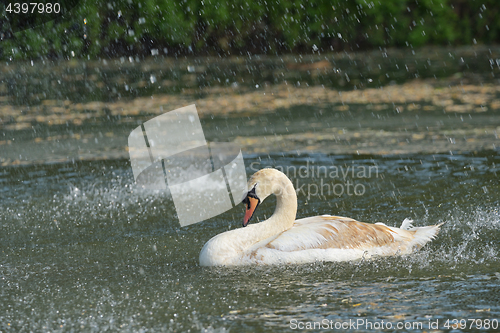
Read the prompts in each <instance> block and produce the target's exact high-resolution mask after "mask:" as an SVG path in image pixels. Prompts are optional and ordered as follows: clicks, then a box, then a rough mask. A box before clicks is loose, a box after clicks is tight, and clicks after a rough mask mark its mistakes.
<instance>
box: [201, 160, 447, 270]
mask: <svg viewBox="0 0 500 333" xmlns="http://www.w3.org/2000/svg"><path fill="white" fill-rule="evenodd" d="M248 188H249V189H251V190H250V191H249V192H248V195H247V197H246V198H245V200H244V201H243V202H244V203H246V204H247V212H246V214H245V219H244V222H243V225H244V226H246V225H247V224H248V221H249V220H250V218H251V217H252V215H253V213H254V211H255V209H256V208H257V206H258V205H259V203H260V202H261V201H262V200H264V199H265V198H266V197H267V196H269V195H270V194H275V195H276V197H277V200H276V210H275V211H274V214H273V215H272V216H271V217H270V218H269V219H267V220H266V221H264V222H260V223H257V224H252V225H248V226H246V227H245V228H239V229H235V230H231V231H227V232H224V233H222V234H219V235H217V236H215V237H213V238H212V239H210V240H209V241H208V242H207V243H206V244H205V246H204V247H203V249H202V250H201V253H200V264H201V265H202V266H231V265H248V264H293V263H308V262H314V261H349V260H356V259H361V258H370V257H373V256H391V255H402V254H409V253H411V252H413V251H415V250H418V249H419V248H421V247H422V246H423V245H425V244H426V243H427V242H429V241H430V240H432V239H433V238H434V237H435V236H436V234H437V233H438V231H439V227H440V225H434V226H427V227H418V228H415V227H413V226H412V225H411V222H412V221H411V220H405V221H404V222H403V224H402V225H401V228H394V227H389V226H386V225H385V224H383V223H376V224H369V223H363V222H358V221H355V220H353V219H350V218H347V217H339V216H329V215H323V216H314V217H308V218H304V219H300V220H295V216H296V212H297V196H296V194H295V190H294V189H293V184H292V183H291V181H290V180H289V179H288V178H287V177H286V176H285V174H283V173H282V172H280V171H278V170H275V169H263V170H260V171H258V172H256V173H255V174H254V175H253V176H252V177H251V178H250V180H249V182H248Z"/></svg>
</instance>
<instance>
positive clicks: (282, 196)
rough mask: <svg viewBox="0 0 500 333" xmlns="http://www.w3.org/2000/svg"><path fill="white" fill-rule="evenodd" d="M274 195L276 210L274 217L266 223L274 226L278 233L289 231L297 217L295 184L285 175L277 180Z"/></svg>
mask: <svg viewBox="0 0 500 333" xmlns="http://www.w3.org/2000/svg"><path fill="white" fill-rule="evenodd" d="M276 180H277V181H276V184H275V185H276V186H275V191H274V195H276V209H275V210H274V213H273V215H272V216H271V217H270V218H269V219H268V220H266V221H264V223H266V224H268V225H269V226H271V225H272V226H274V227H275V228H273V229H275V231H276V232H281V231H284V230H288V229H290V228H291V227H292V226H293V223H294V221H295V217H296V215H297V194H296V193H295V189H294V188H293V184H292V182H291V181H290V179H288V177H286V176H285V175H284V174H281V176H280V177H277V179H276Z"/></svg>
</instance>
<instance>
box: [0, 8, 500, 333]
mask: <svg viewBox="0 0 500 333" xmlns="http://www.w3.org/2000/svg"><path fill="white" fill-rule="evenodd" d="M7 6H8V4H7V3H6V4H5V7H0V9H2V14H1V15H0V331H7V332H9V331H12V332H20V331H50V332H56V331H62V332H63V331H86V332H87V331H96V332H101V331H105V330H110V331H124V332H125V331H130V332H138V331H141V332H148V331H152V332H158V331H168V332H170V331H177V332H188V331H192V332H199V331H201V332H229V331H238V332H245V331H248V332H255V331H269V332H278V331H284V332H286V331H289V330H290V322H291V321H292V320H298V321H303V322H305V321H321V320H323V319H327V320H329V321H330V320H331V321H333V322H338V323H343V322H348V321H349V320H350V319H356V318H362V319H364V320H367V321H370V322H372V323H375V322H380V321H382V320H384V321H385V322H391V323H394V325H396V323H397V322H403V323H409V324H411V325H413V324H414V323H423V325H424V326H423V327H422V330H420V331H425V330H426V329H428V328H429V327H428V325H427V324H426V323H428V322H429V320H432V321H433V322H435V321H436V320H438V321H439V328H440V329H442V330H450V329H454V328H462V327H461V326H460V327H459V326H451V325H452V324H453V323H454V322H453V320H454V319H479V320H480V321H474V322H471V321H467V325H468V326H467V328H468V329H471V330H474V329H476V330H479V331H481V330H483V331H484V330H491V331H493V330H494V329H497V328H498V319H499V318H500V298H499V297H500V292H499V290H500V248H499V244H500V232H499V229H500V196H499V193H500V186H499V178H498V177H499V172H500V148H499V147H500V139H499V135H500V85H499V83H500V82H499V77H500V46H499V45H498V42H499V39H500V20H498V17H499V14H500V5H498V3H497V1H494V0H484V1H483V0H476V1H462V0H456V1H441V0H419V1H396V0H386V1H364V0H363V1H319V0H318V1H301V0H296V1H276V0H265V1H212V0H204V1H191V0H181V1H170V0H164V1H152V0H146V1H133V0H127V1H83V0H82V1H65V2H64V3H61V8H62V10H63V12H64V15H54V20H50V18H51V17H49V16H46V15H41V14H40V15H31V16H19V15H18V16H15V15H13V14H12V12H9V11H8V8H9V7H7ZM11 9H12V7H11ZM190 104H195V105H196V107H197V110H198V112H199V115H200V120H201V123H202V127H203V130H204V134H205V137H206V138H207V141H210V142H213V141H229V142H233V143H234V144H236V145H238V146H239V147H241V149H242V152H243V156H244V160H245V164H246V172H247V175H248V176H250V175H251V174H252V173H253V172H255V171H256V170H257V169H260V168H263V167H276V168H280V169H282V170H287V169H292V170H293V169H294V168H295V169H299V168H301V167H302V168H311V170H331V169H332V168H339V169H340V168H343V170H361V169H363V168H364V169H365V170H366V169H370V168H371V169H370V170H373V168H374V169H375V170H376V171H377V172H376V173H373V174H370V175H369V176H367V175H360V174H357V173H348V174H345V175H338V176H335V175H331V174H329V175H322V176H318V175H317V174H314V173H308V174H307V175H306V176H305V177H300V176H298V175H296V174H295V175H294V174H289V177H290V178H291V180H292V182H293V183H294V185H296V186H297V185H299V186H302V185H304V187H303V190H302V191H301V192H299V193H298V207H299V209H298V212H297V217H298V218H302V217H307V216H311V215H320V214H332V215H341V216H349V217H352V218H355V219H358V220H361V221H366V222H383V223H386V224H387V225H390V226H400V224H401V222H402V221H403V220H404V219H405V218H412V219H414V221H415V222H414V224H415V225H418V226H420V225H430V224H436V223H440V222H445V223H446V224H445V225H444V226H443V229H442V231H441V232H440V234H439V235H438V237H437V239H436V240H434V241H433V242H431V243H430V244H428V245H427V246H426V247H424V248H423V249H422V250H421V251H419V252H418V253H415V254H413V255H411V256H406V257H397V258H381V259H376V260H373V261H360V262H349V263H312V264H307V265H295V266H286V265H282V266H276V267H241V268H235V269H226V268H213V269H207V268H201V267H200V266H199V264H198V254H199V252H200V250H201V248H202V246H203V244H204V243H205V242H206V241H207V240H209V239H210V238H211V237H213V236H214V235H216V234H218V233H221V232H223V231H226V230H229V229H233V228H239V227H240V226H241V221H242V218H243V208H242V207H241V206H240V205H237V206H236V207H235V208H233V209H232V210H230V211H228V212H225V213H224V214H221V215H219V216H217V217H214V218H212V219H210V220H207V221H204V222H202V223H197V224H194V225H190V226H188V227H183V228H181V227H180V226H179V222H178V218H177V215H176V211H175V207H174V204H173V201H172V198H171V196H170V194H169V192H168V190H167V191H152V190H146V189H143V188H141V187H139V186H137V185H136V184H135V181H134V178H133V174H132V169H131V166H130V162H129V154H128V147H127V138H128V135H129V134H130V132H131V131H132V130H133V129H135V128H136V127H138V126H139V125H140V124H142V123H144V122H146V121H148V120H150V119H151V118H153V117H155V116H157V115H160V114H163V113H165V112H168V111H171V110H175V109H176V108H179V107H183V106H186V105H190ZM188 167H189V166H186V169H187V168H188ZM321 168H322V169H321ZM349 168H350V169H349ZM186 172H188V171H186ZM325 183H328V184H329V185H332V186H333V185H342V186H344V185H347V184H348V183H349V184H351V186H357V189H363V191H362V193H361V191H360V192H358V194H352V193H351V194H348V193H345V192H344V193H340V194H338V193H333V192H331V191H324V192H319V191H318V189H321V188H323V184H325ZM304 189H307V190H305V191H304ZM309 189H316V192H315V193H313V192H312V191H310V190H309ZM208 190H209V189H208ZM206 204H209V203H205V202H203V203H200V205H206ZM274 205H275V200H273V199H272V198H269V199H267V200H266V202H264V203H263V204H262V205H261V206H260V207H259V211H258V212H257V213H256V216H255V217H254V219H255V221H254V223H256V222H258V221H262V220H264V219H266V218H267V217H269V216H270V215H271V214H272V213H273V210H274ZM495 320H496V321H495ZM446 323H448V326H445V325H446ZM486 324H487V325H489V326H488V327H486ZM426 325H427V326H426ZM471 325H472V326H471ZM416 327H418V326H416ZM357 331H370V330H369V329H368V328H363V327H361V328H358V329H357ZM417 331H418V329H417Z"/></svg>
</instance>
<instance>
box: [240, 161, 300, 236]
mask: <svg viewBox="0 0 500 333" xmlns="http://www.w3.org/2000/svg"><path fill="white" fill-rule="evenodd" d="M290 187H291V190H292V191H294V193H295V190H294V189H293V185H292V183H291V182H290V180H289V179H288V177H287V176H286V175H285V174H284V173H282V172H281V171H278V170H276V169H269V168H268V169H262V170H259V171H257V172H256V173H254V174H253V176H252V177H250V180H249V181H248V184H247V188H248V189H249V191H248V193H247V194H245V196H244V198H243V203H244V204H245V217H244V218H243V226H244V227H246V226H247V225H248V222H250V219H251V218H252V216H253V214H254V213H255V210H256V209H257V207H258V206H259V205H260V203H261V202H262V201H264V199H266V198H267V197H268V196H269V195H271V194H274V195H277V196H279V195H280V194H281V193H283V191H284V190H290Z"/></svg>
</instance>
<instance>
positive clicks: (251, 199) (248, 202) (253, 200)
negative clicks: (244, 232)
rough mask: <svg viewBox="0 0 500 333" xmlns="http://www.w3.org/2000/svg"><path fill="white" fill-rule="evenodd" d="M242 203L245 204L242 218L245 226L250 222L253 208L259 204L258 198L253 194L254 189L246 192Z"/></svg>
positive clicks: (253, 211)
mask: <svg viewBox="0 0 500 333" xmlns="http://www.w3.org/2000/svg"><path fill="white" fill-rule="evenodd" d="M243 203H244V204H245V206H246V207H245V209H246V210H245V217H244V218H243V226H244V227H246V226H247V224H248V222H250V219H251V218H252V216H253V213H255V209H256V208H257V206H258V205H259V204H260V200H259V198H258V197H257V196H256V195H255V189H252V191H250V192H248V194H247V196H246V197H245V199H243Z"/></svg>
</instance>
